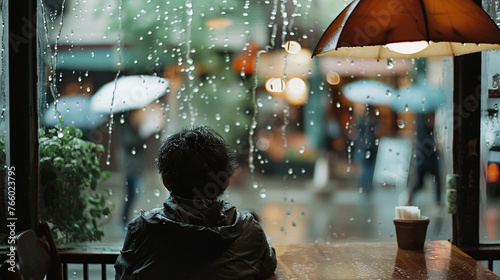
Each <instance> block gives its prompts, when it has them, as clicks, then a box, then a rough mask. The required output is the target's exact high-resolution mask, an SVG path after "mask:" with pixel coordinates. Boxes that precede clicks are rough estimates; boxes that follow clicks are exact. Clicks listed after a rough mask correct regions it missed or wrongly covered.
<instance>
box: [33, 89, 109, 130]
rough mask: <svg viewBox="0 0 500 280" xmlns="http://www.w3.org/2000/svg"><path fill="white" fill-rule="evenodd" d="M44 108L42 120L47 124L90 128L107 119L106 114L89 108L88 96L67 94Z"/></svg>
mask: <svg viewBox="0 0 500 280" xmlns="http://www.w3.org/2000/svg"><path fill="white" fill-rule="evenodd" d="M56 102H57V110H56V103H55V102H53V103H52V104H50V106H49V107H48V108H47V110H45V112H44V115H43V119H42V122H43V123H44V124H45V125H47V126H56V125H59V120H60V119H62V120H63V121H64V126H68V125H73V126H75V127H78V128H80V129H92V128H94V127H96V126H98V125H100V124H102V123H104V122H105V121H106V120H107V117H108V115H107V114H103V113H99V112H95V111H93V110H92V109H91V108H90V97H88V96H83V95H79V94H77V95H69V96H63V97H61V98H59V99H57V101H56Z"/></svg>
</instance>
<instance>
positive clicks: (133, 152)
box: [130, 147, 137, 156]
mask: <svg viewBox="0 0 500 280" xmlns="http://www.w3.org/2000/svg"><path fill="white" fill-rule="evenodd" d="M130 152H131V153H132V155H134V156H135V154H137V151H136V150H135V147H134V148H132V151H130Z"/></svg>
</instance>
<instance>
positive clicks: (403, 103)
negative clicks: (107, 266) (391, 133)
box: [392, 84, 446, 113]
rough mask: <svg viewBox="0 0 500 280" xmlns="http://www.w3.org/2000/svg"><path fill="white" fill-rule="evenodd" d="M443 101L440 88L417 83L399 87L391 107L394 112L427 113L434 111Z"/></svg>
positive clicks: (444, 98) (443, 97)
mask: <svg viewBox="0 0 500 280" xmlns="http://www.w3.org/2000/svg"><path fill="white" fill-rule="evenodd" d="M445 101H446V97H445V96H444V94H443V91H442V90H440V89H438V88H435V87H430V86H426V85H420V84H417V85H411V86H406V87H404V88H401V89H400V90H399V96H398V98H397V100H396V101H395V102H394V103H393V107H392V108H393V109H394V110H395V111H396V112H416V113H427V112H432V111H435V110H436V109H438V108H439V106H440V105H441V104H443V103H444V102H445Z"/></svg>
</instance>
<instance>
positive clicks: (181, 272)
mask: <svg viewBox="0 0 500 280" xmlns="http://www.w3.org/2000/svg"><path fill="white" fill-rule="evenodd" d="M275 268H276V256H275V252H274V248H272V247H271V246H270V245H269V243H268V242H267V240H266V236H265V234H264V231H263V230H262V227H261V226H260V225H259V223H258V222H257V221H256V220H255V219H254V217H253V216H252V215H251V214H250V213H245V212H242V211H239V210H237V209H236V207H234V206H233V205H231V204H229V203H228V202H226V201H224V200H188V199H183V198H180V197H176V196H170V197H169V198H168V200H167V201H166V202H165V203H164V207H163V208H156V209H153V210H150V211H147V212H142V213H141V215H140V216H138V217H136V218H135V219H134V220H132V221H131V222H130V223H129V225H128V232H127V236H126V237H125V243H124V246H123V250H122V251H121V254H120V256H119V257H118V259H117V261H116V264H115V270H116V277H115V278H116V279H148V280H152V279H204V280H208V279H219V280H221V279H241V280H243V279H265V278H267V277H269V276H271V275H272V274H273V273H274V270H275Z"/></svg>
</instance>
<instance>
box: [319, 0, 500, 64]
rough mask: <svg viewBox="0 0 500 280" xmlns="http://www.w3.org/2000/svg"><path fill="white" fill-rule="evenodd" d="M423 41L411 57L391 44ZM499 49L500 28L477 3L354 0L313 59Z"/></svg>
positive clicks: (391, 56)
mask: <svg viewBox="0 0 500 280" xmlns="http://www.w3.org/2000/svg"><path fill="white" fill-rule="evenodd" d="M421 41H424V42H427V43H428V46H427V47H426V48H425V49H423V50H422V51H419V52H416V53H410V54H408V53H406V54H405V53H400V52H396V51H392V50H391V49H389V48H388V47H387V46H386V45H387V44H391V43H399V42H421ZM498 48H500V29H499V28H498V27H497V26H496V24H495V23H494V22H493V20H492V19H491V18H490V16H489V15H488V14H487V13H486V12H485V11H484V10H483V9H482V8H481V7H480V6H479V5H478V4H476V3H474V2H473V1H471V0H405V1H392V0H354V1H353V2H352V3H351V4H349V5H348V6H347V7H346V8H345V9H344V10H343V11H342V12H341V13H340V14H339V15H338V16H337V18H335V20H334V21H333V22H332V23H331V24H330V26H329V27H328V28H327V29H326V31H325V33H324V34H323V36H322V37H321V39H320V40H319V42H318V44H317V46H316V48H315V50H314V52H313V56H314V55H320V56H338V57H363V58H376V59H380V58H408V57H431V56H458V55H462V54H467V53H472V52H478V51H484V50H491V49H498Z"/></svg>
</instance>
